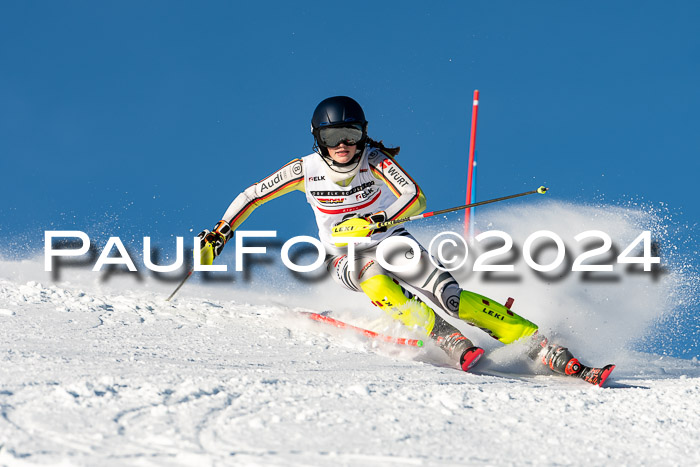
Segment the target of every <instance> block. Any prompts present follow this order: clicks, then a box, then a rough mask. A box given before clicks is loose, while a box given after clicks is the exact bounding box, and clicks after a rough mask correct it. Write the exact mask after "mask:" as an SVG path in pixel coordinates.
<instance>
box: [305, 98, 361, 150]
mask: <svg viewBox="0 0 700 467" xmlns="http://www.w3.org/2000/svg"><path fill="white" fill-rule="evenodd" d="M351 124H360V125H362V139H361V140H360V141H359V142H358V144H357V145H358V149H361V148H363V147H364V144H365V141H366V140H367V120H366V119H365V113H364V111H363V110H362V107H360V104H358V103H357V101H355V99H352V98H350V97H347V96H335V97H329V98H328V99H324V100H322V101H321V103H320V104H318V105H317V106H316V110H314V115H313V117H311V133H312V134H313V135H314V139H315V142H316V146H318V147H319V148H320V149H321V151H322V152H325V148H324V147H323V145H321V144H319V135H318V132H319V130H320V129H321V128H324V127H338V126H344V125H351Z"/></svg>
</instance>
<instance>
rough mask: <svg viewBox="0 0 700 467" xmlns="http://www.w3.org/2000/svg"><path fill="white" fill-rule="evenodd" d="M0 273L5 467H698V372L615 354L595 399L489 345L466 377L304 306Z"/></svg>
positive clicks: (9, 268)
mask: <svg viewBox="0 0 700 467" xmlns="http://www.w3.org/2000/svg"><path fill="white" fill-rule="evenodd" d="M35 266H36V264H34V265H33V266H31V268H35ZM2 267H3V270H2V274H0V277H1V278H2V279H0V465H19V466H22V465H35V464H64V465H107V466H109V465H125V464H128V465H285V466H287V465H329V466H330V465H379V466H390V465H524V464H534V465H613V464H620V465H698V464H700V449H698V446H700V411H699V410H698V408H699V407H700V364H698V361H697V359H694V360H680V359H674V358H669V357H660V356H657V355H650V354H643V353H635V352H630V351H628V352H623V353H618V354H617V356H616V357H615V358H616V361H615V363H617V365H618V367H617V369H616V371H615V372H614V373H613V376H612V377H611V379H610V380H609V381H610V382H609V384H608V387H606V388H598V387H594V386H591V385H588V384H586V383H584V382H582V381H580V380H572V379H567V378H562V377H555V376H547V375H533V374H532V371H531V370H532V368H531V366H530V365H531V364H530V363H528V362H526V361H524V360H523V359H522V358H521V357H520V356H519V349H518V348H517V347H512V346H511V347H493V348H491V349H490V352H489V353H488V355H487V357H486V358H485V359H484V360H482V361H481V362H480V364H479V366H478V369H476V370H475V372H474V373H473V374H466V373H463V372H461V371H458V370H457V369H455V368H453V367H451V366H450V364H449V363H448V362H447V361H446V360H445V358H444V357H443V355H442V352H441V351H440V350H439V349H437V348H435V347H433V346H432V345H428V346H426V347H425V348H423V349H410V348H405V347H403V348H401V347H397V346H394V345H391V344H382V345H377V342H375V341H370V340H367V339H365V338H363V337H361V336H357V335H355V334H351V333H348V332H347V331H340V330H336V329H334V328H329V327H327V326H324V325H323V324H318V323H315V322H312V321H310V320H307V319H305V318H303V317H300V316H299V315H298V314H297V313H296V312H295V310H299V309H300V308H298V307H296V306H295V305H294V304H293V302H294V300H293V299H289V300H288V301H287V303H282V302H283V301H285V300H283V299H263V298H262V297H261V298H260V299H259V300H258V301H255V300H253V301H249V300H246V299H242V298H241V296H242V295H241V294H237V293H232V292H231V291H229V290H222V289H221V288H217V289H211V288H206V287H203V286H200V285H198V284H196V283H194V284H188V286H187V287H186V288H185V289H183V291H182V293H181V294H180V295H178V297H177V299H176V300H175V301H173V302H172V303H168V302H165V301H164V298H165V297H166V296H167V295H168V292H169V291H170V290H172V288H173V286H172V285H171V284H153V283H145V284H137V282H136V281H134V280H131V279H127V280H126V281H127V282H126V283H127V284H128V285H129V286H128V287H127V286H125V285H124V283H122V284H121V285H119V286H117V285H112V286H107V285H104V284H100V283H99V282H98V281H96V280H93V281H87V280H84V281H82V282H80V283H78V284H75V283H71V282H70V281H68V282H59V283H57V284H52V283H51V282H50V281H48V280H46V278H44V280H43V281H37V280H27V279H28V276H31V275H32V274H28V273H26V272H25V273H17V271H18V270H22V269H23V268H25V269H26V267H27V266H26V264H20V263H11V262H3V263H2ZM312 309H313V308H312ZM323 309H324V305H321V304H319V305H318V307H317V308H316V310H317V311H322V310H323ZM336 316H337V317H338V318H340V319H346V320H347V321H350V322H355V323H358V324H362V325H367V326H375V327H376V326H377V322H378V321H375V322H374V323H372V322H369V321H368V320H367V319H365V320H364V322H363V320H362V319H361V318H359V317H358V316H356V315H352V314H347V313H345V314H343V313H342V312H340V313H339V314H337V315H336ZM358 321H359V322H358ZM380 321H381V320H379V322H380ZM383 330H384V331H387V329H386V327H385V328H384V329H383ZM388 331H389V332H391V333H394V334H402V333H403V334H404V335H406V334H405V332H406V331H402V330H400V329H396V328H390V329H388ZM482 341H483V339H482ZM584 360H585V358H584ZM596 363H597V364H604V363H608V361H600V362H596ZM496 373H500V374H502V375H501V376H496ZM525 373H530V376H518V374H525Z"/></svg>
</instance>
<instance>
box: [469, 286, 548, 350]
mask: <svg viewBox="0 0 700 467" xmlns="http://www.w3.org/2000/svg"><path fill="white" fill-rule="evenodd" d="M459 318H460V319H462V320H464V321H466V322H468V323H469V324H472V325H474V326H477V327H478V328H480V329H482V330H483V331H485V332H487V333H488V334H490V335H491V337H493V338H495V339H498V340H499V341H501V342H503V343H504V344H510V343H511V342H515V341H517V340H518V339H521V338H523V337H527V336H531V335H533V334H534V333H535V332H537V325H536V324H535V323H533V322H531V321H528V320H527V319H525V318H523V317H522V316H520V315H518V314H516V313H513V312H512V311H511V310H510V309H508V308H506V307H505V306H503V305H501V304H500V303H497V302H494V301H493V300H491V299H489V298H486V297H484V296H483V295H479V294H476V293H474V292H468V291H466V290H462V292H461V293H460V297H459Z"/></svg>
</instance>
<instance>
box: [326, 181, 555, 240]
mask: <svg viewBox="0 0 700 467" xmlns="http://www.w3.org/2000/svg"><path fill="white" fill-rule="evenodd" d="M547 190H548V188H546V187H544V186H541V187H539V188H538V189H536V190H532V191H526V192H524V193H518V194H516V195H510V196H503V197H501V198H495V199H489V200H487V201H479V202H478V203H470V204H465V205H464V206H457V207H455V208H448V209H441V210H439V211H431V212H424V213H423V214H416V215H415V216H410V217H401V218H399V219H394V220H391V221H383V222H375V223H374V224H369V225H363V226H338V227H335V228H334V229H333V231H334V232H337V233H343V232H352V231H356V230H368V229H369V230H375V229H381V228H383V227H392V226H394V225H398V224H403V223H404V222H410V221H415V220H418V219H425V218H426V217H433V216H437V215H439V214H446V213H448V212H454V211H461V210H462V209H468V208H473V207H476V206H482V205H484V204H490V203H496V202H498V201H505V200H507V199H513V198H519V197H521V196H527V195H533V194H535V193H539V194H541V195H543V194H545V193H546V192H547Z"/></svg>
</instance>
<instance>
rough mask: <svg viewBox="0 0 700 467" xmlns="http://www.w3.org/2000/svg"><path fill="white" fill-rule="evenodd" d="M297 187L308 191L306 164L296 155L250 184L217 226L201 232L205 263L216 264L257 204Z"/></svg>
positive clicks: (203, 261)
mask: <svg viewBox="0 0 700 467" xmlns="http://www.w3.org/2000/svg"><path fill="white" fill-rule="evenodd" d="M295 190H300V191H304V167H303V162H302V160H301V159H294V160H293V161H291V162H289V163H288V164H286V165H285V166H284V167H282V168H281V169H279V170H278V171H276V172H275V173H273V174H272V175H270V176H269V177H266V178H264V179H262V180H260V181H259V182H258V183H254V184H253V185H251V186H249V187H248V188H246V189H245V190H244V191H243V192H241V193H240V194H239V195H238V196H237V197H236V199H234V200H233V202H232V203H231V204H230V205H229V207H228V209H227V210H226V212H225V213H224V216H223V218H222V219H221V220H220V221H219V222H218V223H217V224H216V226H214V230H212V231H211V232H210V231H209V230H204V231H202V232H201V233H200V234H199V237H200V238H201V239H202V242H201V247H202V252H201V258H202V259H201V261H202V264H207V265H209V264H212V262H213V261H214V258H215V257H217V256H219V254H221V251H222V250H223V248H224V245H226V242H228V241H229V239H230V238H231V237H232V236H233V232H234V231H235V230H236V229H237V228H238V227H239V226H240V225H241V224H242V223H243V222H244V221H245V220H246V219H247V218H248V216H250V214H251V213H252V212H253V211H254V210H255V209H256V208H257V207H259V206H262V205H263V204H265V203H267V202H268V201H270V200H271V199H275V198H278V197H280V196H282V195H284V194H287V193H289V192H291V191H295Z"/></svg>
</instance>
